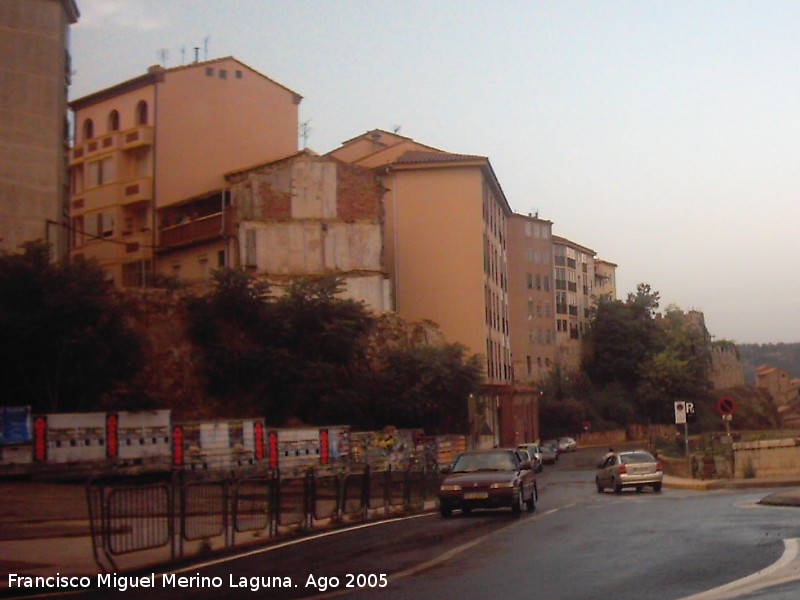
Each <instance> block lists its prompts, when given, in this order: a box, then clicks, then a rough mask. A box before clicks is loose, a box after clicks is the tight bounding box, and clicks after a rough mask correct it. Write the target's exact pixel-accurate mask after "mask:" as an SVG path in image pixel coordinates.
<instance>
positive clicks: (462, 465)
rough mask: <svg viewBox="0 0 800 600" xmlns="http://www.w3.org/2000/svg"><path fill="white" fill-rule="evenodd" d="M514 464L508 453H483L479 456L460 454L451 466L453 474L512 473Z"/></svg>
mask: <svg viewBox="0 0 800 600" xmlns="http://www.w3.org/2000/svg"><path fill="white" fill-rule="evenodd" d="M513 470H516V464H515V463H514V459H513V458H512V457H511V454H510V453H508V452H485V453H481V454H462V455H461V456H460V457H459V459H458V460H457V461H456V464H455V465H453V473H474V472H475V471H513Z"/></svg>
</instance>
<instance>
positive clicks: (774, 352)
mask: <svg viewBox="0 0 800 600" xmlns="http://www.w3.org/2000/svg"><path fill="white" fill-rule="evenodd" d="M736 348H737V349H738V350H739V356H740V357H741V360H742V367H743V368H744V378H745V381H747V383H751V384H754V383H755V381H756V377H755V370H756V369H757V368H758V367H760V366H761V365H769V366H771V367H777V368H778V369H782V370H784V371H786V372H787V373H788V374H789V377H790V378H796V377H800V343H793V344H783V343H781V344H737V345H736Z"/></svg>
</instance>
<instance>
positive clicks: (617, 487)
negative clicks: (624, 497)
mask: <svg viewBox="0 0 800 600" xmlns="http://www.w3.org/2000/svg"><path fill="white" fill-rule="evenodd" d="M611 486H612V487H613V488H614V493H615V494H619V493H620V492H622V484H621V483H620V482H618V481H617V480H616V479H612V480H611Z"/></svg>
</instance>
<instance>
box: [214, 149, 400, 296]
mask: <svg viewBox="0 0 800 600" xmlns="http://www.w3.org/2000/svg"><path fill="white" fill-rule="evenodd" d="M226 179H227V181H228V185H229V191H230V198H231V206H232V208H233V214H232V217H233V222H234V224H235V231H236V237H237V241H238V245H237V247H236V252H235V253H234V254H233V257H232V258H233V262H234V265H235V266H242V267H245V268H246V269H249V270H252V271H253V272H255V273H258V274H259V276H261V277H264V278H265V279H266V280H267V281H269V283H270V284H271V286H272V288H273V289H275V290H280V289H281V288H282V287H283V286H285V285H286V284H287V283H289V282H291V281H292V280H293V279H295V278H296V277H303V276H316V275H330V274H335V275H338V276H340V277H341V278H342V281H343V284H344V286H343V287H344V289H343V290H342V297H343V298H347V299H351V300H356V301H362V302H364V304H365V305H366V306H368V307H369V308H371V309H372V310H376V311H388V310H392V304H391V294H390V288H389V276H388V273H387V272H386V270H385V267H384V260H383V248H384V243H383V192H384V190H383V185H382V184H381V181H380V178H379V177H378V176H377V175H376V174H375V173H374V172H373V171H372V170H370V169H366V168H363V167H359V166H356V165H352V164H349V163H344V162H341V161H339V160H336V159H334V158H331V157H323V156H319V155H317V154H315V153H314V152H312V151H310V150H302V151H300V152H298V153H297V154H295V155H293V156H290V157H286V158H283V159H280V160H276V161H272V162H269V163H266V164H263V165H255V166H253V167H249V168H247V169H242V170H239V171H234V172H231V173H228V174H227V175H226Z"/></svg>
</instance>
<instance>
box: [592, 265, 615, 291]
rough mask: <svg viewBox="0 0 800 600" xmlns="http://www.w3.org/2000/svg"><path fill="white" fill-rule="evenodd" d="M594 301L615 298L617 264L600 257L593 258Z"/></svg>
mask: <svg viewBox="0 0 800 600" xmlns="http://www.w3.org/2000/svg"><path fill="white" fill-rule="evenodd" d="M594 296H595V301H597V302H599V301H600V300H612V301H613V300H616V299H617V265H616V264H615V263H612V262H611V261H608V260H603V259H601V258H595V259H594Z"/></svg>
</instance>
